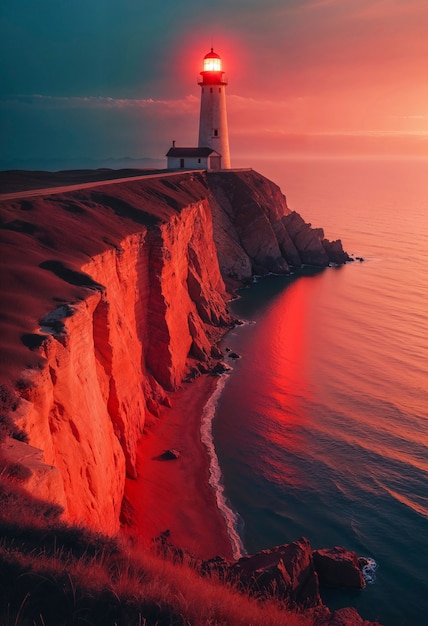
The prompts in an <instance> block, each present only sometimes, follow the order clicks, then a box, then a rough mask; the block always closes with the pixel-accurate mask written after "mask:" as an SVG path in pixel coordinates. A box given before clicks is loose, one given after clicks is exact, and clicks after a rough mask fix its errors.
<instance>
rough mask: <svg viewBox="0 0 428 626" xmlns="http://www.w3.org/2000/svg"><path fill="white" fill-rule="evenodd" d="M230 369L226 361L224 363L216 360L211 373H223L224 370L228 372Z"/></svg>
mask: <svg viewBox="0 0 428 626" xmlns="http://www.w3.org/2000/svg"><path fill="white" fill-rule="evenodd" d="M231 369H232V368H231V367H229V365H227V363H224V362H223V361H218V362H217V363H216V364H215V365H214V367H213V368H212V370H211V372H212V373H213V374H224V373H225V372H229V371H230V370H231Z"/></svg>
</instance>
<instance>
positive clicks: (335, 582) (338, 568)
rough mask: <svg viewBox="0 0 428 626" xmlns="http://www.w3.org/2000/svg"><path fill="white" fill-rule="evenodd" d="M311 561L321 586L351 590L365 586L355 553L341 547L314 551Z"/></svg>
mask: <svg viewBox="0 0 428 626" xmlns="http://www.w3.org/2000/svg"><path fill="white" fill-rule="evenodd" d="M313 560H314V565H315V569H316V571H317V573H318V578H319V583H320V585H321V586H325V587H349V588H352V589H364V587H365V586H366V582H365V580H364V576H363V574H362V572H361V569H360V568H359V565H358V557H357V555H356V554H355V552H351V551H350V550H346V549H345V548H341V547H335V548H325V549H323V550H314V552H313Z"/></svg>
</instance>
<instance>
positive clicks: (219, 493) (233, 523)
mask: <svg viewBox="0 0 428 626" xmlns="http://www.w3.org/2000/svg"><path fill="white" fill-rule="evenodd" d="M226 382H227V376H226V375H224V374H223V375H222V376H219V379H218V383H217V386H216V388H215V390H214V392H213V393H212V394H211V397H210V398H209V400H208V401H207V403H206V405H205V407H204V410H203V412H202V421H201V441H202V443H203V444H204V445H205V447H206V448H207V451H208V458H209V479H208V482H209V484H210V485H211V487H212V488H213V489H214V493H215V497H216V501H217V506H218V508H219V510H220V512H221V514H222V515H223V517H224V520H225V522H226V529H227V534H228V536H229V539H230V543H231V546H232V554H233V558H234V559H240V558H241V557H242V556H245V555H246V554H247V551H246V550H245V547H244V543H243V541H242V538H241V536H240V534H239V531H238V528H239V527H240V526H242V520H241V518H240V516H239V514H238V513H236V512H235V511H234V510H233V509H232V507H231V505H230V503H229V501H228V499H227V497H226V495H225V493H224V486H223V483H222V473H221V469H220V465H219V462H218V457H217V453H216V450H215V446H214V440H213V432H212V422H213V419H214V417H215V412H216V407H217V403H218V400H219V398H220V395H221V392H222V391H223V388H224V386H225V384H226Z"/></svg>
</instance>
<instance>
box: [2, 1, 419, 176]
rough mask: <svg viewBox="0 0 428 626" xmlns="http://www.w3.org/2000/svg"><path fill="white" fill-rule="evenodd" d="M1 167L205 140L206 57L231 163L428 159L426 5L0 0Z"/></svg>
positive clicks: (135, 153) (160, 151) (145, 152)
mask: <svg viewBox="0 0 428 626" xmlns="http://www.w3.org/2000/svg"><path fill="white" fill-rule="evenodd" d="M0 7H1V11H0V58H1V59H2V63H1V64H0V167H1V169H7V167H9V166H14V165H15V164H17V163H18V164H20V163H21V164H25V163H27V164H28V165H29V166H30V167H37V166H38V167H43V166H46V167H47V166H50V165H51V164H58V168H59V167H60V166H61V165H62V164H71V163H73V164H74V165H76V166H79V164H80V165H81V166H87V164H88V163H89V162H92V161H93V162H94V163H101V161H104V160H108V159H112V160H114V159H122V158H124V157H130V158H132V159H142V158H154V159H163V158H164V155H165V153H166V151H167V150H168V148H169V146H170V145H171V141H172V140H173V139H174V140H175V141H176V144H177V145H180V146H194V145H196V144H197V135H198V120H199V101H200V87H199V86H198V84H197V77H198V73H199V71H200V70H201V69H202V59H203V56H204V55H205V54H206V53H207V52H208V51H209V50H210V48H211V46H213V47H214V49H215V51H216V52H218V53H219V54H220V56H221V57H222V60H223V68H224V70H225V72H226V75H227V77H228V81H229V84H228V87H227V109H228V118H229V134H230V145H231V156H232V161H233V160H235V161H236V162H237V163H239V164H240V165H243V164H244V165H245V164H246V163H245V161H246V160H247V161H248V163H249V164H250V161H251V156H252V155H254V154H257V155H258V156H260V157H266V158H271V157H281V156H283V155H292V156H293V155H297V156H301V155H303V156H305V155H350V154H361V155H366V154H370V155H371V154H387V155H395V154H398V155H403V154H404V155H415V156H428V36H427V31H428V2H427V1H426V0H217V1H212V2H210V3H207V2H203V1H202V0H180V2H178V1H177V0H174V1H173V0H162V1H161V2H159V1H158V0H157V1H153V0H37V2H35V1H34V0H13V1H12V0H0Z"/></svg>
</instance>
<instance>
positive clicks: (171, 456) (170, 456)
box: [160, 448, 180, 461]
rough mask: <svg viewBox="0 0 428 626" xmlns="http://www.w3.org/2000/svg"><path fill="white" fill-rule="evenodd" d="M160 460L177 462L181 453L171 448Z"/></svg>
mask: <svg viewBox="0 0 428 626" xmlns="http://www.w3.org/2000/svg"><path fill="white" fill-rule="evenodd" d="M160 458H161V459H163V460H164V461H176V460H177V459H179V458H180V452H179V451H178V450H176V449H175V448H171V449H170V450H165V452H163V453H162V454H161V455H160Z"/></svg>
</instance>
